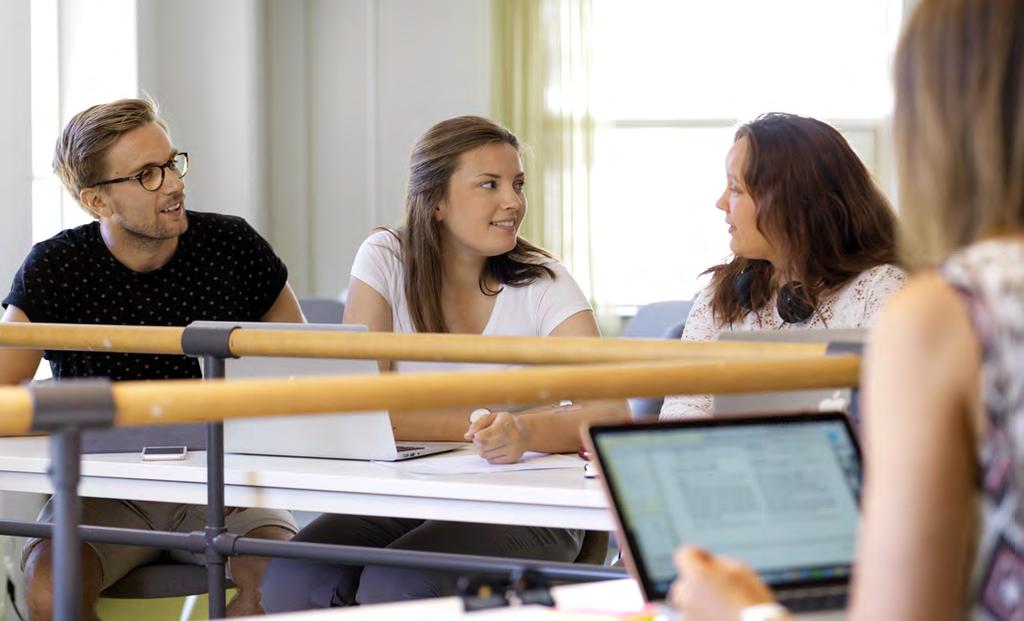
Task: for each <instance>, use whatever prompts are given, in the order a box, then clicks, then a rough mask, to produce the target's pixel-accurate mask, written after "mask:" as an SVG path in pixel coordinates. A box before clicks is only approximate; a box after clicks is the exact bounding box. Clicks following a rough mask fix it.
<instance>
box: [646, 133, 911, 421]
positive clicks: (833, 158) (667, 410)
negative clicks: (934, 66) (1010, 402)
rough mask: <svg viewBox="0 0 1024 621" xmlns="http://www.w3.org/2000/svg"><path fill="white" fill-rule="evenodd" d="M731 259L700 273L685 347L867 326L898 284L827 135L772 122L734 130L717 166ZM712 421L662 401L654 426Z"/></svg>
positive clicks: (855, 175) (884, 220)
mask: <svg viewBox="0 0 1024 621" xmlns="http://www.w3.org/2000/svg"><path fill="white" fill-rule="evenodd" d="M725 168H726V178H727V186H726V189H725V191H724V192H723V193H722V196H721V197H720V198H719V199H718V201H717V202H716V203H715V206H716V207H717V208H718V209H721V210H722V211H724V212H725V222H726V224H728V225H729V234H730V236H731V239H730V242H729V249H730V250H732V252H733V258H732V260H731V261H729V262H728V263H723V264H721V265H716V266H714V267H712V268H710V269H708V270H707V271H706V272H705V273H707V274H711V275H712V278H711V284H710V285H709V286H708V287H706V288H705V289H704V290H703V291H701V293H700V295H699V296H698V297H697V300H696V302H694V305H693V310H692V311H690V315H689V317H688V318H687V320H686V327H685V330H684V332H683V340H690V341H715V340H718V335H719V334H720V333H721V332H723V331H736V330H775V329H778V330H783V329H793V328H795V329H816V328H863V327H868V326H870V325H871V323H872V321H873V319H874V317H875V314H876V312H877V311H878V310H879V308H881V306H882V304H883V303H884V302H885V301H886V299H888V297H889V296H890V295H892V293H894V292H895V291H896V290H898V289H899V288H900V287H901V286H902V285H903V282H904V280H905V278H906V275H905V274H904V272H903V271H902V270H901V269H900V268H898V267H896V266H895V265H894V264H895V263H896V243H895V218H894V216H893V213H892V209H891V207H890V206H889V202H888V201H887V200H886V199H885V196H883V195H882V192H881V191H880V190H879V189H878V187H877V186H875V183H874V182H873V181H872V179H871V176H870V174H869V173H868V171H867V169H866V168H865V167H864V164H863V163H861V161H860V159H858V158H857V155H856V154H855V153H854V152H853V149H851V148H850V145H849V144H847V142H846V140H845V139H844V138H843V137H842V135H840V134H839V132H838V131H836V130H835V128H833V127H831V126H830V125H827V124H825V123H822V122H821V121H817V120H815V119H811V118H806V117H801V116H796V115H792V114H781V113H772V114H765V115H762V116H760V117H758V118H757V119H756V120H754V121H752V122H750V123H747V124H746V125H743V126H742V127H740V128H739V130H738V131H737V132H736V136H735V140H734V142H733V145H732V148H731V149H729V153H728V155H727V156H726V159H725ZM710 414H711V397H710V396H709V395H694V396H676V397H667V398H666V399H665V404H664V406H663V407H662V410H661V418H662V419H663V420H664V419H672V418H686V417H691V416H707V415H710Z"/></svg>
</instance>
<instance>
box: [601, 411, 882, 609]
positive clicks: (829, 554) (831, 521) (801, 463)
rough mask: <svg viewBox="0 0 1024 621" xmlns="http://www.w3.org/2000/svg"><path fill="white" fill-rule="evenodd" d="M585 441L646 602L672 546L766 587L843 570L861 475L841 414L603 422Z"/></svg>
mask: <svg viewBox="0 0 1024 621" xmlns="http://www.w3.org/2000/svg"><path fill="white" fill-rule="evenodd" d="M586 441H587V444H588V447H589V448H590V450H591V451H592V453H593V455H594V456H595V459H596V461H597V463H598V465H599V468H600V471H601V473H602V477H601V480H602V485H603V487H604V488H605V491H606V493H607V494H608V497H609V499H610V501H611V504H612V507H613V510H614V514H615V519H616V523H617V526H618V532H619V539H620V541H621V544H622V547H623V551H624V552H625V555H624V556H625V558H626V562H627V566H628V568H629V570H630V572H631V573H632V574H633V576H634V577H636V579H637V581H638V582H639V583H640V585H641V589H642V590H643V592H644V595H645V597H646V598H647V599H648V600H649V601H659V600H663V599H665V596H666V594H667V593H668V589H669V587H670V585H671V584H672V582H673V580H675V578H676V571H675V567H674V565H673V562H672V555H673V553H674V552H675V550H676V549H677V548H678V547H679V546H681V545H683V544H691V545H696V546H700V547H703V548H705V549H708V550H710V551H712V552H714V553H716V554H723V555H726V556H730V557H733V558H737V559H739V560H742V561H744V562H746V563H748V564H749V565H751V566H752V567H753V568H754V569H755V570H756V571H757V572H758V573H759V574H760V576H761V577H762V579H764V580H765V582H766V583H767V584H768V585H769V586H771V587H772V588H773V589H775V590H777V591H778V590H785V589H791V588H806V587H812V586H825V585H829V584H844V583H845V582H846V581H847V580H848V576H849V573H850V568H851V565H852V563H853V555H854V542H855V538H856V533H857V524H858V520H859V514H860V511H859V497H860V487H861V477H862V474H861V458H860V450H859V448H858V446H857V442H856V440H855V438H854V436H853V433H852V431H851V429H850V425H849V423H848V421H847V418H846V416H845V415H843V414H842V413H837V412H831V413H822V414H786V415H779V416H770V417H744V418H726V419H699V420H686V421H673V422H668V423H652V424H626V425H603V426H594V427H591V428H590V429H589V430H588V433H587V436H586Z"/></svg>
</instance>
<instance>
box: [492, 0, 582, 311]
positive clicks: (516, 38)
mask: <svg viewBox="0 0 1024 621" xmlns="http://www.w3.org/2000/svg"><path fill="white" fill-rule="evenodd" d="M493 6H494V9H493V16H494V29H493V30H494V42H495V43H494V44H495V49H494V54H493V59H494V71H493V74H492V75H493V76H494V91H493V97H492V101H493V102H494V103H493V116H494V119H495V120H496V121H498V122H499V123H502V124H503V125H505V126H507V127H508V128H509V129H511V130H512V131H513V132H515V133H516V134H517V135H518V136H519V138H520V140H521V142H522V143H523V146H524V149H523V159H524V162H523V164H524V166H525V168H526V174H527V185H526V195H527V197H528V199H529V205H530V210H529V214H528V215H527V218H526V221H525V222H524V224H523V229H522V235H523V236H524V237H525V238H527V239H528V240H530V241H531V242H533V243H536V244H539V245H541V246H543V247H544V248H546V249H548V250H550V251H551V252H552V253H554V254H555V256H557V257H558V258H559V259H561V260H562V262H563V263H564V264H565V265H566V267H567V268H568V269H569V270H570V271H571V272H572V274H573V276H574V277H575V278H576V280H577V281H578V282H579V284H580V286H582V287H583V289H584V290H585V291H586V292H587V293H588V294H589V293H590V292H591V290H592V288H593V287H592V276H591V270H590V263H591V261H590V258H591V245H590V238H591V235H590V217H589V216H590V195H591V178H590V169H591V165H592V163H593V159H594V158H593V152H594V128H595V124H594V119H593V117H592V115H591V112H590V75H591V61H590V49H591V16H592V6H591V0H494V5H493Z"/></svg>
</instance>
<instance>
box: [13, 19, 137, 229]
mask: <svg viewBox="0 0 1024 621" xmlns="http://www.w3.org/2000/svg"><path fill="white" fill-rule="evenodd" d="M135 4H136V3H135V0H105V1H104V2H89V3H73V2H59V1H58V0H32V3H31V11H32V12H31V23H32V25H31V28H32V33H31V37H32V43H31V47H32V239H33V241H41V240H44V239H47V238H48V237H51V236H53V235H54V234H56V233H57V232H59V231H60V230H61V229H65V228H70V227H74V226H78V225H80V224H84V223H86V222H89V221H91V218H90V217H89V215H88V214H87V213H85V212H84V211H83V210H82V209H81V207H79V205H78V203H77V202H76V201H75V200H74V199H73V198H72V197H71V196H69V195H68V193H67V192H65V191H64V187H63V186H62V185H61V183H60V181H59V180H58V179H57V177H56V176H55V175H54V174H53V165H52V159H53V147H54V145H55V144H56V143H57V137H58V136H59V134H60V131H61V129H62V128H63V125H64V123H65V122H67V121H68V120H69V119H70V118H71V116H72V115H74V114H75V113H77V112H79V111H80V110H83V109H85V108H87V107H89V106H91V105H93V104H97V103H101V102H104V101H111V100H114V99H118V98H121V97H135V96H136V94H137V93H138V54H137V51H136V50H137V42H136V39H137V34H136V33H137V25H136V22H137V18H136V8H135Z"/></svg>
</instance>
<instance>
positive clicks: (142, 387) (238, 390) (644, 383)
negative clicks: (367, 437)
mask: <svg viewBox="0 0 1024 621" xmlns="http://www.w3.org/2000/svg"><path fill="white" fill-rule="evenodd" d="M859 367H860V359H859V358H858V357H856V356H836V357H829V358H820V357H804V358H792V357H767V358H763V359H761V360H734V361H679V360H674V361H654V362H642V363H640V362H629V363H620V364H595V365H587V366H550V367H542V368H529V369H511V370H502V371H474V372H465V373H410V374H400V373H389V374H385V375H381V376H371V375H368V376H348V377H309V378H301V379H294V380H269V379H249V380H231V381H223V380H220V381H199V380H167V381H160V382H117V383H115V384H114V385H113V392H114V401H115V403H116V405H117V414H116V417H115V422H116V424H117V425H128V426H132V425H154V424H164V423H168V424H169V423H181V422H190V421H207V420H224V419H229V418H244V417H258V416H280V415H288V414H293V413H303V414H314V413H331V412H358V411H366V410H380V409H384V410H392V409H402V410H427V409H434V408H443V407H454V406H474V405H479V404H481V403H487V404H495V405H498V404H503V405H514V404H532V403H540V402H551V401H557V400H559V399H579V400H583V399H608V398H623V397H636V396H649V395H664V394H692V393H732V392H749V391H774V390H793V389H807V388H823V387H837V386H854V385H856V384H857V377H858V373H859ZM31 407H32V405H31V401H30V399H29V397H28V390H27V389H26V388H20V387H19V388H0V412H2V413H3V414H2V416H0V434H20V433H25V432H27V431H28V430H29V428H30V422H31Z"/></svg>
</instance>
